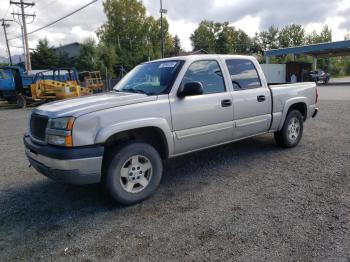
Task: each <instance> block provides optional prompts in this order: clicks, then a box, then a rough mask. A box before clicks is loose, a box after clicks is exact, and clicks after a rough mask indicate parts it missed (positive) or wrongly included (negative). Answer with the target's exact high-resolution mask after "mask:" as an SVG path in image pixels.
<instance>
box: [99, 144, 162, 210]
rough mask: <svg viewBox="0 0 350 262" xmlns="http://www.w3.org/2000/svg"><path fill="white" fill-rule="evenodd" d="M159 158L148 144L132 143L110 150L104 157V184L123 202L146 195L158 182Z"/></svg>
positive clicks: (160, 168)
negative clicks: (105, 157) (105, 158)
mask: <svg viewBox="0 0 350 262" xmlns="http://www.w3.org/2000/svg"><path fill="white" fill-rule="evenodd" d="M162 169H163V164H162V159H161V157H160V155H159V153H158V152H157V150H156V149H155V148H154V147H152V146H151V145H149V144H146V143H139V142H133V143H131V144H126V145H125V146H123V147H122V148H120V149H116V150H115V151H114V152H113V151H112V152H111V153H110V155H109V156H108V158H107V160H106V168H105V172H104V178H103V183H104V185H105V187H106V189H107V191H108V192H109V193H110V195H111V196H112V197H113V198H114V200H115V201H117V202H118V203H120V204H122V205H132V204H135V203H138V202H141V201H143V200H145V199H147V198H149V197H150V196H151V195H152V194H153V193H154V192H155V191H156V189H157V187H158V186H159V184H160V181H161V178H162V172H163V170H162Z"/></svg>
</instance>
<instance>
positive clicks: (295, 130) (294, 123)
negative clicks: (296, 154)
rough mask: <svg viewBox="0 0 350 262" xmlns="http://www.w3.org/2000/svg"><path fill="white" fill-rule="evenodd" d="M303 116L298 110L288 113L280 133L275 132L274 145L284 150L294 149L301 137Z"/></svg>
mask: <svg viewBox="0 0 350 262" xmlns="http://www.w3.org/2000/svg"><path fill="white" fill-rule="evenodd" d="M303 123H304V122H303V116H302V115H301V113H300V112H299V111H298V110H293V111H290V112H289V113H288V115H287V117H286V120H285V121H284V124H283V127H282V129H281V130H280V131H278V132H275V134H274V137H275V141H276V143H277V144H278V145H279V146H281V147H284V148H290V147H295V146H297V145H298V144H299V142H300V139H301V137H302V135H303V130H304V126H303Z"/></svg>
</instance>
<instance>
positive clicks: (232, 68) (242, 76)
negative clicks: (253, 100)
mask: <svg viewBox="0 0 350 262" xmlns="http://www.w3.org/2000/svg"><path fill="white" fill-rule="evenodd" d="M226 65H227V68H228V70H229V72H230V76H231V81H232V85H233V88H234V90H244V89H252V88H257V87H261V82H260V78H259V75H258V72H257V70H256V68H255V66H254V64H253V63H252V61H250V60H247V59H231V60H226Z"/></svg>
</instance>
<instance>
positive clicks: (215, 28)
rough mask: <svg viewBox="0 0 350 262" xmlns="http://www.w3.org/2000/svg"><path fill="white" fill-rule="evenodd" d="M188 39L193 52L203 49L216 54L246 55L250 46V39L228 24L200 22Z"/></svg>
mask: <svg viewBox="0 0 350 262" xmlns="http://www.w3.org/2000/svg"><path fill="white" fill-rule="evenodd" d="M190 39H191V42H192V46H193V50H200V49H204V50H205V51H207V52H208V53H218V54H232V53H237V54H246V53H249V52H250V48H251V45H252V40H251V38H250V37H249V36H248V35H247V34H246V33H245V32H244V31H242V30H236V29H235V27H233V26H230V25H229V23H228V22H225V23H214V22H213V21H207V20H205V21H202V22H201V23H200V24H199V26H198V28H197V29H196V30H195V31H194V32H193V34H192V35H191V37H190Z"/></svg>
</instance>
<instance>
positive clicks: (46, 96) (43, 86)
mask: <svg viewBox="0 0 350 262" xmlns="http://www.w3.org/2000/svg"><path fill="white" fill-rule="evenodd" d="M49 71H50V70H49ZM61 71H65V72H67V73H65V74H60V73H61ZM46 72H48V71H46ZM46 72H40V73H38V74H37V75H36V81H35V83H34V84H32V85H31V86H30V89H31V94H32V98H33V99H34V100H59V99H66V98H71V97H77V96H81V95H89V94H92V90H91V89H89V88H84V87H81V86H80V85H79V83H78V80H76V79H77V77H76V75H77V74H76V72H75V70H73V69H55V70H52V76H51V75H48V74H45V73H46Z"/></svg>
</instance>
